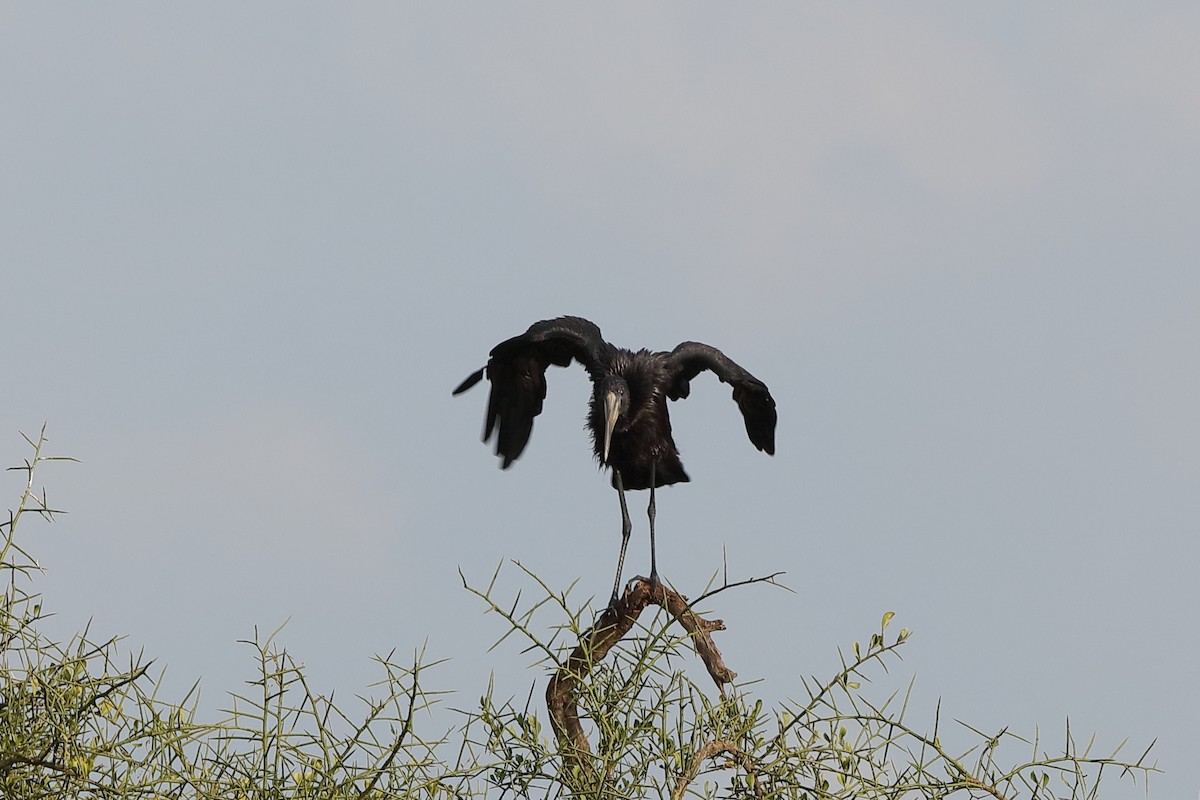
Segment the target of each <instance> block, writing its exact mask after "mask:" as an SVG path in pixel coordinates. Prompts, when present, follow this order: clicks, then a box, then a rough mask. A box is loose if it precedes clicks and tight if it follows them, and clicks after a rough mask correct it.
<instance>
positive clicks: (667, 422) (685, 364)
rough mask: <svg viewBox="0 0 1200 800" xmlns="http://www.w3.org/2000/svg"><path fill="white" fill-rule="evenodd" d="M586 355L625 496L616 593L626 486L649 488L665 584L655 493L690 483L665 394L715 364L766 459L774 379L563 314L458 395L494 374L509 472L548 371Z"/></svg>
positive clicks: (625, 534) (515, 341) (771, 447)
mask: <svg viewBox="0 0 1200 800" xmlns="http://www.w3.org/2000/svg"><path fill="white" fill-rule="evenodd" d="M572 359H574V360H575V361H578V362H579V363H580V364H582V365H583V367H584V368H585V369H586V370H587V371H588V376H589V377H590V378H591V379H592V385H593V388H592V401H591V405H590V407H589V411H588V423H587V424H588V428H589V429H590V430H591V433H592V446H593V449H594V451H595V454H596V458H597V459H598V460H599V461H600V463H601V465H603V466H607V467H610V468H611V469H612V485H613V488H615V489H616V490H617V494H618V496H619V497H620V499H621V555H620V557H619V558H618V559H617V577H616V580H615V581H614V583H613V599H614V600H615V599H616V597H617V590H618V589H619V587H620V585H621V570H622V568H623V567H624V564H625V549H626V547H627V546H628V545H629V534H630V532H631V531H632V529H633V523H632V522H630V519H629V509H628V507H627V506H626V504H625V490H626V489H631V490H632V489H649V490H650V505H649V508H648V509H647V514H648V516H649V518H650V581H651V582H652V583H657V582H658V564H657V561H656V559H655V553H654V515H655V506H654V490H655V489H656V488H657V487H659V486H669V485H670V484H673V483H682V482H684V481H687V480H689V478H688V475H687V473H686V472H684V471H683V464H682V462H680V460H679V451H678V449H677V448H676V447H675V440H674V439H673V438H672V437H671V418H670V416H669V415H668V413H667V400H668V399H671V400H680V399H683V398H685V397H687V396H688V394H689V393H690V392H691V386H690V382H691V380H692V378H694V377H696V376H697V375H698V374H699V373H700V372H702V371H704V370H711V371H712V372H713V373H714V374H715V375H716V376H717V377H718V378H720V379H721V381H723V382H724V383H727V384H729V385H731V386H732V387H733V399H734V401H735V402H737V404H738V408H739V409H741V412H742V417H743V418H744V419H745V422H746V433H747V434H748V435H749V437H750V442H751V443H752V444H753V445H754V446H755V447H757V448H758V449H759V450H762V451H764V452H766V453H767V454H768V455H774V453H775V422H776V419H777V415H776V412H775V400H774V398H772V397H771V393H770V391H769V390H768V389H767V387H766V384H764V383H763V382H762V381H760V380H759V379H758V378H755V377H754V376H753V375H751V374H750V373H749V372H747V371H746V370H744V369H742V368H741V367H740V366H738V365H737V364H736V363H734V362H733V360H732V359H730V358H729V357H728V356H726V355H725V354H724V353H722V352H721V351H720V350H718V349H716V348H715V347H710V346H708V345H706V344H700V343H699V342H684V343H683V344H681V345H679V346H678V347H676V348H675V349H674V350H672V351H671V352H669V353H667V352H651V351H649V350H638V351H636V352H635V351H632V350H626V349H624V348H622V347H615V346H613V345H611V344H609V343H608V342H606V341H605V340H604V337H603V336H601V334H600V328H598V327H597V326H596V325H595V324H594V323H592V322H589V321H588V320H586V319H582V318H581V317H558V318H557V319H548V320H543V321H541V322H535V323H534V324H533V325H530V326H529V330H527V331H525V333H523V334H521V335H520V336H514V337H513V338H511V339H507V340H505V341H503V342H501V343H500V344H498V345H496V346H495V347H493V348H492V352H491V357H490V358H489V359H488V362H487V366H485V367H483V368H482V369H480V370H478V371H477V372H473V373H471V374H470V375H469V376H467V379H466V380H464V381H463V382H462V383H461V384H459V386H458V388H457V389H455V390H454V394H456V395H457V394H461V393H463V392H465V391H467V390H468V389H470V388H471V387H472V386H474V385H475V384H477V383H479V381H480V380H482V379H483V377H484V376H485V375H486V376H487V379H488V381H490V382H491V384H492V391H491V395H490V396H489V397H488V408H487V418H486V424H485V426H484V430H483V441H484V442H487V441H488V440H490V439H491V437H492V434H493V433H494V434H496V455H497V456H499V457H500V459H501V464H500V466H501V468H503V469H507V468H508V467H509V466H510V465H511V464H512V462H513V461H515V460H516V459H517V458H518V457H520V455H521V453H522V451H524V449H525V445H526V444H528V443H529V435H530V433H531V431H532V430H533V418H534V417H536V416H537V415H538V414H540V413H542V401H544V400H545V399H546V368H547V367H549V366H550V365H551V364H555V365H557V366H560V367H565V366H568V365H569V364H570V363H571V360H572Z"/></svg>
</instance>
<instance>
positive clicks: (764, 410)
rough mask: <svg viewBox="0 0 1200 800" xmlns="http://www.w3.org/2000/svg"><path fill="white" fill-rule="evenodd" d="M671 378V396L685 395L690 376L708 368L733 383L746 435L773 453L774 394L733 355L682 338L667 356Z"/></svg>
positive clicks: (723, 379)
mask: <svg viewBox="0 0 1200 800" xmlns="http://www.w3.org/2000/svg"><path fill="white" fill-rule="evenodd" d="M667 363H668V369H669V371H670V374H671V382H670V384H669V386H668V387H667V396H668V397H670V398H671V399H672V400H680V399H683V398H685V397H687V396H688V395H689V394H690V393H691V391H692V387H691V380H692V378H694V377H696V376H697V375H699V374H700V373H701V372H703V371H704V370H709V371H711V372H712V373H713V374H714V375H716V376H717V377H718V378H720V379H721V381H722V382H723V383H728V384H729V385H730V386H732V387H733V399H734V402H736V403H737V405H738V409H740V410H741V412H742V418H743V420H744V421H745V423H746V435H748V436H749V437H750V441H751V443H752V444H753V445H754V446H755V447H757V448H758V449H759V450H762V451H763V452H765V453H767V454H768V455H775V423H776V422H777V420H778V414H777V413H776V411H775V398H773V397H771V392H770V390H769V389H767V385H766V384H765V383H763V382H762V381H760V380H759V379H758V378H756V377H754V376H753V375H751V374H750V373H749V372H747V371H746V370H745V369H743V368H742V367H741V366H739V365H738V364H737V363H736V362H734V360H733V359H731V358H729V357H728V356H727V355H725V354H724V353H722V352H721V351H720V350H718V349H717V348H715V347H710V346H709V345H706V344H701V343H700V342H684V343H683V344H681V345H679V346H678V347H676V348H675V349H674V350H672V351H671V354H670V356H669V357H668V360H667Z"/></svg>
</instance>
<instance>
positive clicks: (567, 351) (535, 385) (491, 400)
mask: <svg viewBox="0 0 1200 800" xmlns="http://www.w3.org/2000/svg"><path fill="white" fill-rule="evenodd" d="M607 348H608V345H607V344H606V343H605V341H604V337H603V336H601V334H600V328H598V327H597V326H596V325H595V324H593V323H591V322H589V321H588V320H586V319H583V318H581V317H558V318H556V319H548V320H542V321H541V322H535V323H534V324H533V325H530V326H529V330H527V331H525V333H523V334H521V335H520V336H514V337H513V338H511V339H506V340H505V341H503V342H501V343H500V344H498V345H496V346H495V347H493V348H492V352H491V358H489V359H488V363H487V366H486V367H484V368H483V369H481V370H479V371H478V372H474V373H472V374H471V375H469V376H467V379H466V380H465V381H463V382H462V383H461V384H460V385H459V387H458V388H457V389H455V390H454V393H455V394H459V393H461V392H465V391H466V390H467V389H470V388H471V387H472V386H474V385H475V384H476V383H478V382H479V381H480V380H481V379H482V378H483V377H484V375H486V376H487V379H488V381H489V382H490V383H491V386H492V390H491V394H490V395H489V396H488V408H487V416H486V418H485V421H484V429H483V441H485V442H487V441H489V440H490V439H491V438H492V434H493V433H495V434H496V455H497V456H499V457H500V458H501V460H502V461H501V467H503V468H508V467H509V466H510V465H511V464H512V462H513V461H515V460H516V459H517V458H518V457H519V456H520V455H521V453H522V451H524V449H525V446H526V445H527V444H528V443H529V437H530V434H531V433H532V432H533V419H534V417H536V416H537V415H538V414H540V413H542V402H543V401H544V400H545V399H546V369H547V368H548V367H549V366H550V365H551V364H554V365H556V366H560V367H565V366H568V365H569V364H570V363H571V361H572V360H575V361H578V362H579V363H580V364H582V365H583V366H584V367H585V368H586V369H587V370H588V372H589V373H590V374H592V375H596V374H598V372H599V371H600V369H601V362H602V359H603V354H604V353H605V352H606V349H607Z"/></svg>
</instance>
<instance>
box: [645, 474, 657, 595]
mask: <svg viewBox="0 0 1200 800" xmlns="http://www.w3.org/2000/svg"><path fill="white" fill-rule="evenodd" d="M657 463H658V462H656V461H651V462H650V506H649V507H648V508H647V509H646V516H648V517H650V583H651V584H652V585H654V586H657V585H658V562H657V561H656V560H655V557H654V514H655V506H654V467H655V466H656V465H657Z"/></svg>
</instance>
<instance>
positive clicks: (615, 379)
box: [596, 375, 629, 464]
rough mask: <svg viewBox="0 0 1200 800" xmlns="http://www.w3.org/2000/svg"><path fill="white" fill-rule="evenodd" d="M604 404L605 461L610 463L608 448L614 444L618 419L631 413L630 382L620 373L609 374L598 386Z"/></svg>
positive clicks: (597, 390)
mask: <svg viewBox="0 0 1200 800" xmlns="http://www.w3.org/2000/svg"><path fill="white" fill-rule="evenodd" d="M596 392H597V394H598V395H599V398H600V402H601V403H603V404H604V463H605V464H607V463H608V448H609V445H611V444H612V434H613V430H614V429H615V428H616V427H617V421H618V420H620V419H623V418H624V417H625V416H626V415H628V413H629V384H627V383H626V382H625V379H624V378H622V377H621V376H620V375H608V376H606V377H605V378H604V380H602V381H600V383H599V385H598V386H597V387H596Z"/></svg>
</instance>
